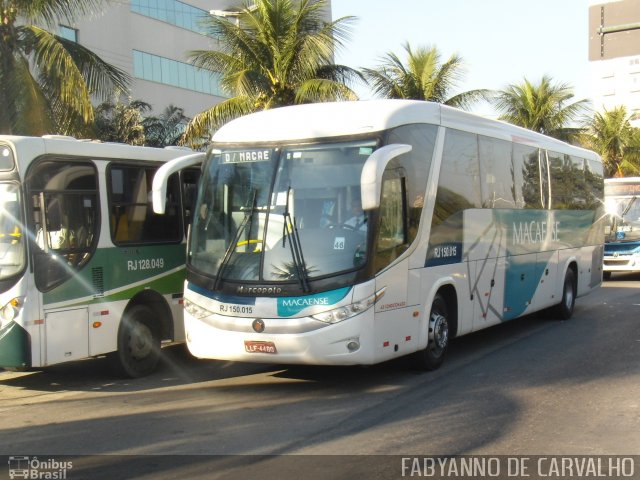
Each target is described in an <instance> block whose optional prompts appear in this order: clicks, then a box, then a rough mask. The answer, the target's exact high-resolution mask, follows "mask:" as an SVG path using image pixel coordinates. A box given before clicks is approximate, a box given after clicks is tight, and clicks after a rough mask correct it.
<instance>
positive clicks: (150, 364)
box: [115, 305, 160, 378]
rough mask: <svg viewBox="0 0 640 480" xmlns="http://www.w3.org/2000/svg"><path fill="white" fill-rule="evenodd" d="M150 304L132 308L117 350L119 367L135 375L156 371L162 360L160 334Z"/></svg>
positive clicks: (129, 374)
mask: <svg viewBox="0 0 640 480" xmlns="http://www.w3.org/2000/svg"><path fill="white" fill-rule="evenodd" d="M153 318H154V315H153V312H152V311H151V309H150V308H149V307H146V306H144V305H136V306H135V307H133V308H132V309H131V310H130V311H128V312H127V313H126V314H125V315H124V318H123V320H122V325H120V329H119V331H118V350H117V351H116V352H115V363H116V368H117V370H118V371H119V372H120V373H122V374H123V375H126V376H128V377H131V378H138V377H143V376H145V375H148V374H150V373H151V372H153V371H154V370H155V368H156V366H157V365H158V360H159V359H160V334H159V331H158V326H157V325H156V324H155V322H154V321H153Z"/></svg>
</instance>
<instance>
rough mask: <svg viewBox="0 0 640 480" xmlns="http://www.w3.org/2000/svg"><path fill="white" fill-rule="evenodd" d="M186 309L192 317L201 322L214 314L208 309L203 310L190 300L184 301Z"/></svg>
mask: <svg viewBox="0 0 640 480" xmlns="http://www.w3.org/2000/svg"><path fill="white" fill-rule="evenodd" d="M183 303H184V309H185V310H186V311H187V313H189V315H191V316H192V317H193V318H195V319H197V320H199V319H201V318H204V317H208V316H209V315H211V313H212V312H210V311H209V310H207V309H206V308H202V307H200V306H198V305H196V304H195V303H193V302H192V301H190V300H187V299H186V298H185V299H184V302H183Z"/></svg>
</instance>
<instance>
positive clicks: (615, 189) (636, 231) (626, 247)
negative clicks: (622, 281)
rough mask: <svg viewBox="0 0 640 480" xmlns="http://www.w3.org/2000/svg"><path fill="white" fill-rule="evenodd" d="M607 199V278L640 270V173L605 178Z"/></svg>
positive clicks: (605, 269)
mask: <svg viewBox="0 0 640 480" xmlns="http://www.w3.org/2000/svg"><path fill="white" fill-rule="evenodd" d="M604 203H605V209H606V213H607V224H606V225H605V230H604V233H605V243H604V278H605V279H608V278H611V274H612V273H614V272H640V177H626V178H607V179H605V181H604Z"/></svg>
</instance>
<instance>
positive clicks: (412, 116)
mask: <svg viewBox="0 0 640 480" xmlns="http://www.w3.org/2000/svg"><path fill="white" fill-rule="evenodd" d="M414 123H430V124H434V125H442V126H445V127H450V128H456V129H460V130H465V131H470V132H473V133H478V134H482V135H487V136H491V137H494V138H501V139H504V140H509V141H515V142H518V143H525V144H530V145H535V146H539V147H541V148H546V149H549V150H553V151H556V152H559V153H567V154H573V155H581V156H582V157H585V158H589V159H593V160H599V157H598V156H597V155H596V154H595V153H593V152H589V151H588V150H584V149H582V148H578V147H574V146H572V145H569V144H567V143H565V142H562V141H560V140H556V139H553V138H550V137H546V136H544V135H541V134H538V133H536V132H533V131H531V130H527V129H524V128H520V127H516V126H514V125H510V124H508V123H505V122H501V121H498V120H492V119H489V118H485V117H481V116H479V115H475V114H472V113H468V112H464V111H462V110H458V109H455V108H452V107H447V106H445V105H442V104H439V103H433V102H423V101H417V100H366V101H356V102H327V103H313V104H305V105H295V106H290V107H281V108H274V109H271V110H264V111H260V112H257V113H253V114H250V115H246V116H243V117H240V118H237V119H235V120H232V121H231V122H229V123H227V124H226V125H224V126H222V127H221V128H220V129H219V130H218V131H217V132H216V133H215V134H214V136H213V141H214V142H219V143H245V142H253V143H255V142H258V143H259V142H282V141H298V140H308V139H312V138H331V137H341V136H349V135H365V134H375V133H376V132H381V131H383V130H387V129H389V128H394V127H397V126H400V125H407V124H414Z"/></svg>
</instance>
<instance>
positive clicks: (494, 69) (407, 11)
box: [331, 0, 590, 116]
mask: <svg viewBox="0 0 640 480" xmlns="http://www.w3.org/2000/svg"><path fill="white" fill-rule="evenodd" d="M331 7H332V14H333V18H334V20H335V19H337V18H340V17H344V16H355V17H357V19H356V21H355V24H354V25H353V26H352V33H351V38H350V40H349V41H348V42H347V43H346V46H345V48H343V49H342V50H340V51H338V54H337V56H336V63H339V64H343V65H348V66H350V67H354V68H362V67H368V68H375V67H376V66H378V65H379V63H380V62H379V59H380V57H382V56H383V55H385V54H386V53H388V52H394V53H396V54H397V55H398V56H400V58H401V59H403V60H404V59H405V58H406V57H405V56H404V49H403V48H402V45H403V44H404V43H406V42H409V43H410V44H411V46H413V47H417V46H432V45H434V46H436V47H437V48H438V50H439V51H440V53H441V55H442V59H443V60H446V59H447V58H449V56H450V55H451V54H453V53H457V54H458V55H460V56H461V57H462V59H463V60H464V64H465V67H466V71H467V73H466V77H465V81H464V82H463V83H461V84H460V86H459V88H458V90H457V91H456V92H454V93H458V92H461V91H465V90H472V89H476V88H488V89H493V90H500V89H503V88H505V87H506V86H507V85H510V84H517V83H522V81H523V79H524V78H527V79H528V80H529V81H530V82H532V83H538V82H539V81H540V79H541V78H542V76H543V75H549V76H550V77H551V78H552V79H553V81H554V82H558V83H566V84H568V85H569V86H571V87H572V88H573V91H574V94H575V100H579V99H583V98H586V99H590V81H589V61H588V14H589V11H588V10H589V0H527V1H525V0H438V1H436V0H332V2H331ZM355 90H356V92H357V93H358V94H359V96H360V98H362V99H367V98H373V95H372V93H371V92H370V90H369V89H367V88H365V87H357V88H355ZM472 111H475V112H476V113H480V114H483V115H489V116H493V115H495V112H493V109H492V108H491V107H490V106H488V105H479V106H478V107H476V108H474V109H472Z"/></svg>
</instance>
